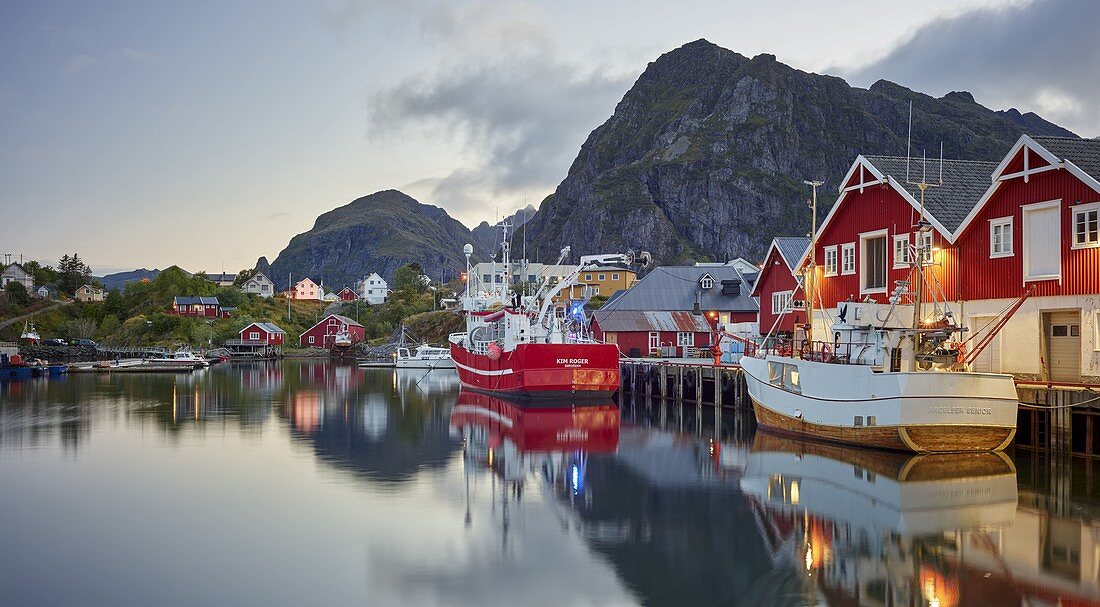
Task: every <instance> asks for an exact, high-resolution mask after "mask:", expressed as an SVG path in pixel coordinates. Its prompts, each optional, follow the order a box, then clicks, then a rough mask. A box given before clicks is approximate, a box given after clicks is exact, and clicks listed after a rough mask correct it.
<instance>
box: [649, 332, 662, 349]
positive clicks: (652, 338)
mask: <svg viewBox="0 0 1100 607" xmlns="http://www.w3.org/2000/svg"><path fill="white" fill-rule="evenodd" d="M647 343H648V344H649V349H650V350H651V351H652V350H656V349H657V348H660V347H661V334H660V333H659V332H657V331H650V332H649V341H648V342H647Z"/></svg>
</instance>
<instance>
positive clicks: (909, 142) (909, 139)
mask: <svg viewBox="0 0 1100 607" xmlns="http://www.w3.org/2000/svg"><path fill="white" fill-rule="evenodd" d="M912 145H913V100H912V99H910V100H909V134H908V135H906V137H905V182H906V183H909V149H910V147H911V146H912Z"/></svg>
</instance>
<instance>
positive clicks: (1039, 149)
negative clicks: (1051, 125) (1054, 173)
mask: <svg viewBox="0 0 1100 607" xmlns="http://www.w3.org/2000/svg"><path fill="white" fill-rule="evenodd" d="M1025 147H1026V148H1027V149H1028V150H1031V152H1033V153H1032V154H1031V155H1030V158H1031V165H1030V166H1031V168H1030V169H1027V165H1026V164H1025V165H1024V170H1022V171H1020V170H1012V171H1010V170H1009V166H1010V164H1012V163H1013V162H1014V161H1015V159H1016V158H1017V157H1018V156H1019V154H1020V153H1021V151H1022V150H1024V148H1025ZM1025 157H1026V156H1025ZM1017 168H1019V167H1017ZM1062 168H1064V169H1066V170H1067V171H1069V173H1070V174H1072V175H1073V176H1074V177H1076V178H1077V179H1080V180H1081V182H1082V183H1084V184H1085V185H1087V186H1089V187H1091V188H1092V189H1093V190H1095V191H1097V192H1100V139H1073V138H1071V137H1031V136H1029V135H1021V136H1020V138H1019V139H1018V140H1016V143H1015V145H1013V146H1012V149H1010V150H1009V151H1008V153H1007V154H1005V157H1004V159H1003V160H1001V163H1000V164H999V165H997V168H996V170H994V172H993V173H992V175H991V179H992V183H991V184H990V185H989V186H988V187H987V188H986V191H985V192H984V193H983V194H982V196H981V198H979V199H978V202H977V203H976V204H975V205H974V207H973V208H972V209H971V210H970V212H969V213H968V214H967V216H966V219H965V220H963V222H962V223H961V224H960V225H959V226H958V227H957V228H956V229H955V233H954V235H953V238H952V239H951V240H952V242H954V241H955V240H957V239H958V238H959V237H960V236H962V234H963V233H964V232H966V230H967V227H968V226H970V225H971V223H972V222H973V221H974V219H975V218H976V217H977V216H978V215H979V214H981V211H982V209H983V208H984V207H985V205H986V204H987V203H988V202H989V200H990V199H991V198H992V197H993V194H994V193H996V191H997V189H998V188H1000V187H1001V184H1002V183H1003V182H1004V181H1005V180H1007V179H1016V178H1023V179H1024V180H1025V181H1026V180H1027V177H1028V175H1029V174H1034V173H1039V172H1042V171H1047V170H1056V169H1062Z"/></svg>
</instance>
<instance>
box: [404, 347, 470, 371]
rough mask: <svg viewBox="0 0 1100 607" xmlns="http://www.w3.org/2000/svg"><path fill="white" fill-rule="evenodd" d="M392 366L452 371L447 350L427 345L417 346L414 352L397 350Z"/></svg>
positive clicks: (451, 361)
mask: <svg viewBox="0 0 1100 607" xmlns="http://www.w3.org/2000/svg"><path fill="white" fill-rule="evenodd" d="M394 366H395V367H397V368H398V369H454V368H455V361H454V360H452V359H451V351H450V350H449V349H448V348H437V347H435V346H430V345H428V344H422V345H420V346H417V347H416V348H415V349H414V350H411V351H410V350H409V349H408V348H398V349H397V353H396V355H395V356H394Z"/></svg>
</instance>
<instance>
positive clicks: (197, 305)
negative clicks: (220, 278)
mask: <svg viewBox="0 0 1100 607" xmlns="http://www.w3.org/2000/svg"><path fill="white" fill-rule="evenodd" d="M172 313H173V314H179V315H180V316H193V317H202V318H218V317H224V316H228V315H229V314H228V313H224V314H223V312H222V307H221V304H220V303H218V298H217V297H173V298H172Z"/></svg>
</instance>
